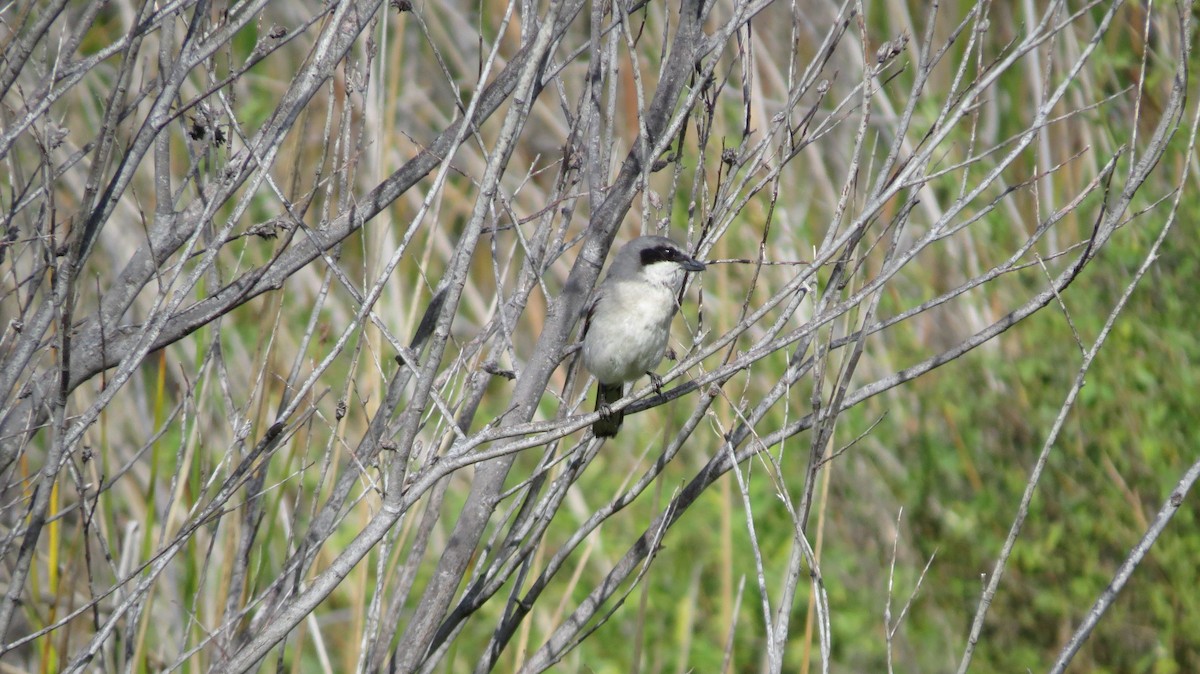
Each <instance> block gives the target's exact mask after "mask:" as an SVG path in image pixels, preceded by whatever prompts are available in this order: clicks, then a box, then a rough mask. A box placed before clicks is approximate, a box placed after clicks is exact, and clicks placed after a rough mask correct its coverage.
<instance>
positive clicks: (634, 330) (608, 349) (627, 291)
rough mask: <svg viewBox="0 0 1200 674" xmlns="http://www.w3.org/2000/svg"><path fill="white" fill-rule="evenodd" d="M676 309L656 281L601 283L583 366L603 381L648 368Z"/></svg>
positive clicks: (628, 376) (660, 354) (625, 379)
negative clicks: (600, 293)
mask: <svg viewBox="0 0 1200 674" xmlns="http://www.w3.org/2000/svg"><path fill="white" fill-rule="evenodd" d="M653 266H657V265H653ZM675 309H676V304H675V294H674V293H673V292H671V290H670V289H669V288H668V287H667V286H666V285H663V284H660V283H647V282H645V281H644V280H640V281H629V282H618V283H615V284H613V285H611V286H608V287H605V289H604V292H603V294H602V295H601V296H600V298H599V299H598V300H597V303H596V307H595V309H594V310H593V312H592V317H591V324H590V326H589V327H588V332H587V336H586V337H585V338H584V342H583V361H584V365H585V366H587V369H588V370H589V371H590V372H591V373H592V374H593V375H595V376H596V379H598V380H600V381H601V382H603V383H605V384H616V383H623V382H628V381H633V380H634V379H637V378H639V377H641V376H642V375H643V374H645V373H646V372H648V371H650V370H653V369H654V368H655V367H656V366H657V365H658V363H659V361H660V360H662V357H663V353H664V352H665V351H666V348H667V338H668V337H669V336H670V332H671V317H672V316H674V315H675Z"/></svg>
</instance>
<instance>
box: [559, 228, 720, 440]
mask: <svg viewBox="0 0 1200 674" xmlns="http://www.w3.org/2000/svg"><path fill="white" fill-rule="evenodd" d="M689 271H704V263H703V262H700V261H698V260H696V259H694V258H693V257H692V256H691V255H688V254H687V252H686V251H684V249H683V248H682V247H680V245H679V244H677V243H675V242H674V241H672V240H670V239H668V238H666V237H665V236H642V237H638V238H636V239H634V240H632V241H630V242H629V243H627V244H625V245H624V246H622V247H621V250H619V251H617V256H616V257H615V258H613V262H612V265H611V266H610V267H609V269H608V275H607V276H605V277H604V281H603V282H601V284H600V286H599V287H598V288H597V289H596V296H595V299H594V300H593V301H592V304H591V306H590V308H589V309H588V316H587V320H586V322H585V323H584V328H583V331H584V335H583V364H584V366H585V367H587V369H588V371H589V372H591V373H592V374H593V375H594V376H595V377H596V380H597V381H598V382H599V386H598V387H597V389H596V410H597V411H599V412H600V413H601V417H600V420H599V421H597V422H596V423H595V424H593V425H592V431H593V432H594V433H595V434H596V436H597V437H602V438H607V437H612V436H614V435H616V434H617V431H618V430H619V429H620V428H621V421H622V420H623V419H624V416H625V414H624V412H623V411H614V410H611V409H610V408H609V405H611V404H612V403H614V402H616V401H617V400H619V399H620V398H621V396H623V395H624V392H625V384H626V383H628V382H631V381H634V380H636V379H639V378H640V377H642V375H650V376H651V377H655V378H656V380H657V377H656V375H655V374H654V372H653V370H654V368H655V367H657V366H658V363H659V361H661V360H662V357H663V354H664V353H666V350H667V338H668V337H669V336H670V334H671V318H672V317H673V316H674V315H675V312H676V310H678V309H679V304H678V302H677V301H676V293H677V292H678V291H679V284H680V281H682V280H683V277H684V275H685V274H686V273H687V272H689Z"/></svg>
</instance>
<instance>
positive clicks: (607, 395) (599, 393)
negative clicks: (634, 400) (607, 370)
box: [592, 382, 625, 438]
mask: <svg viewBox="0 0 1200 674" xmlns="http://www.w3.org/2000/svg"><path fill="white" fill-rule="evenodd" d="M624 393H625V386H624V385H623V384H601V383H599V382H597V385H596V411H597V412H599V413H600V419H599V420H598V421H597V422H596V423H594V424H592V432H593V433H595V434H596V437H598V438H611V437H612V436H614V435H616V434H617V431H619V430H621V422H622V421H623V420H624V419H625V412H624V411H622V410H612V409H610V408H609V405H611V404H613V403H615V402H617V401H618V400H620V399H621V396H622V395H624Z"/></svg>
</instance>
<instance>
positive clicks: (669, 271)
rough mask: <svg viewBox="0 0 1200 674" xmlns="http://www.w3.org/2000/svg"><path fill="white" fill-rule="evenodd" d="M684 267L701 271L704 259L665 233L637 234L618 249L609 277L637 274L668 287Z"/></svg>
mask: <svg viewBox="0 0 1200 674" xmlns="http://www.w3.org/2000/svg"><path fill="white" fill-rule="evenodd" d="M686 271H704V263H703V262H700V261H699V260H697V259H695V258H693V257H692V256H691V255H688V254H687V251H685V250H684V249H683V247H682V246H680V245H679V244H677V243H675V242H674V241H672V240H670V239H668V238H667V237H665V236H639V237H638V238H636V239H634V240H633V241H630V242H629V243H627V244H625V245H624V246H622V247H621V250H619V251H617V257H616V258H614V259H613V263H612V267H611V268H610V269H609V271H608V278H610V279H613V280H617V281H624V280H633V279H635V278H639V277H640V278H642V279H644V280H647V281H650V282H652V283H657V284H659V285H664V286H668V287H670V286H674V285H675V284H676V283H677V282H678V281H679V279H680V278H682V277H683V273H684V272H686Z"/></svg>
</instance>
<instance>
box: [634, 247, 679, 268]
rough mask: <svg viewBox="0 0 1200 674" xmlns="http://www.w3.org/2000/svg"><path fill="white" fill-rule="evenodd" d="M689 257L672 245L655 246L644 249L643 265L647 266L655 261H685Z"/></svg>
mask: <svg viewBox="0 0 1200 674" xmlns="http://www.w3.org/2000/svg"><path fill="white" fill-rule="evenodd" d="M685 259H688V258H687V257H686V256H685V255H683V253H680V252H679V250H678V249H676V248H672V247H671V246H654V247H653V248H646V249H644V250H643V251H642V266H643V267H647V266H649V265H652V264H654V263H655V262H683V261H684V260H685Z"/></svg>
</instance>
